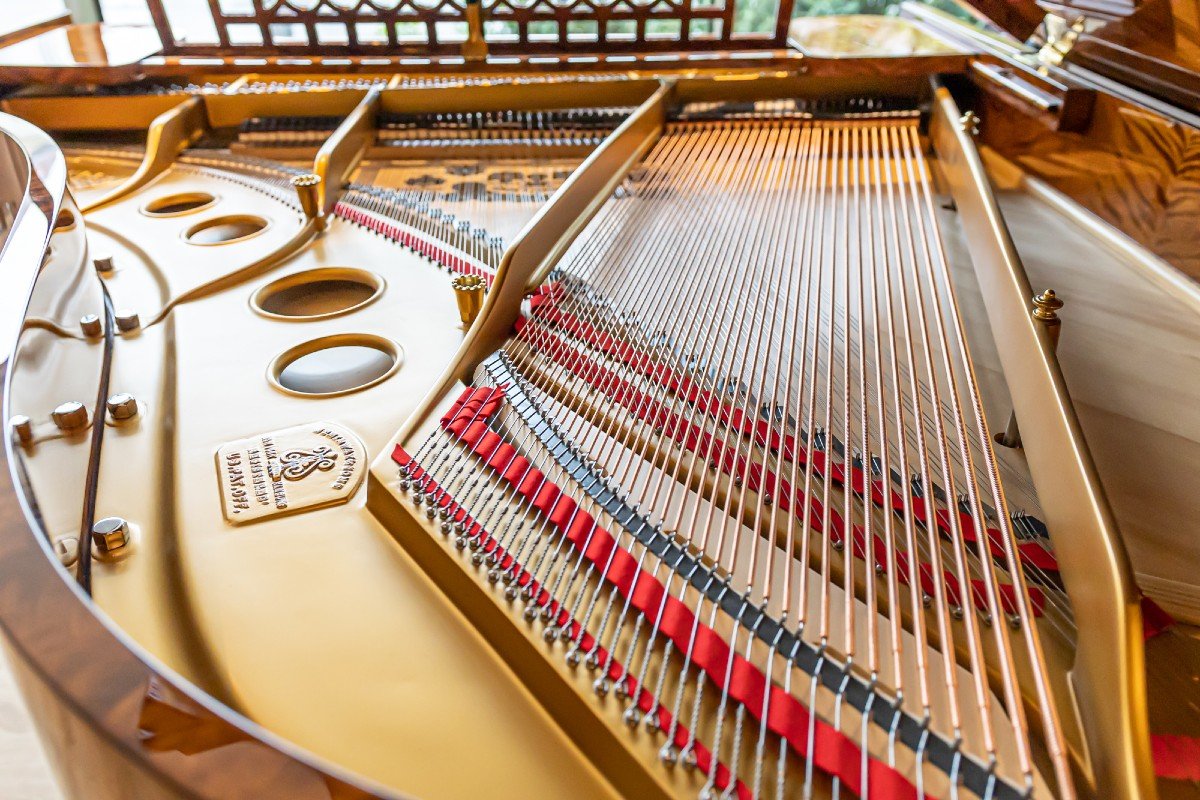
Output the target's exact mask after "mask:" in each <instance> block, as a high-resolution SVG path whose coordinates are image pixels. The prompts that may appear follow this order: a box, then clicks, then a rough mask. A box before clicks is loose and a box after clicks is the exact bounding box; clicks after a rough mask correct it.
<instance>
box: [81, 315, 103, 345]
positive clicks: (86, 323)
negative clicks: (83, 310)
mask: <svg viewBox="0 0 1200 800" xmlns="http://www.w3.org/2000/svg"><path fill="white" fill-rule="evenodd" d="M79 328H80V330H82V331H83V335H84V336H86V337H88V338H89V339H95V338H96V337H97V336H99V335H100V334H101V333H103V332H104V328H103V326H102V325H101V324H100V318H99V317H98V316H96V315H95V314H85V315H84V316H82V317H80V318H79Z"/></svg>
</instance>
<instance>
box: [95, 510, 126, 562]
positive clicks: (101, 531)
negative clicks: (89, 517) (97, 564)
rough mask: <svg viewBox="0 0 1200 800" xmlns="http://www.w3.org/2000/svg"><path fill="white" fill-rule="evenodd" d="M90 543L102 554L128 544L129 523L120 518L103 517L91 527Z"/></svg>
mask: <svg viewBox="0 0 1200 800" xmlns="http://www.w3.org/2000/svg"><path fill="white" fill-rule="evenodd" d="M92 543H93V544H95V545H96V547H97V549H99V550H100V551H101V552H104V553H111V552H113V551H114V550H120V549H121V548H122V547H124V546H125V545H127V544H129V523H128V522H126V521H125V520H123V519H121V518H120V517H105V518H104V519H102V520H99V521H97V522H96V524H94V525H92Z"/></svg>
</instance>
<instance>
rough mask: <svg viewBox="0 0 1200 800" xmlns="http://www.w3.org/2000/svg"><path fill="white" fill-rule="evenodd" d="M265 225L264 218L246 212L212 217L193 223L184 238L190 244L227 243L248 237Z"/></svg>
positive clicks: (261, 229)
mask: <svg viewBox="0 0 1200 800" xmlns="http://www.w3.org/2000/svg"><path fill="white" fill-rule="evenodd" d="M266 227H267V221H266V220H265V219H263V218H262V217H252V216H249V215H247V214H237V215H229V216H224V217H213V218H212V219H206V220H205V221H204V222H200V223H197V224H196V225H193V226H192V227H191V228H189V229H188V231H187V233H186V234H184V238H185V239H187V240H188V241H189V242H191V243H192V244H228V243H229V242H237V241H241V240H242V239H248V238H250V237H251V236H253V235H255V234H256V233H260V232H261V231H263V230H265V229H266Z"/></svg>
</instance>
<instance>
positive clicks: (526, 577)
mask: <svg viewBox="0 0 1200 800" xmlns="http://www.w3.org/2000/svg"><path fill="white" fill-rule="evenodd" d="M468 394H469V391H468V393H464V396H463V397H461V398H459V401H466V400H467V396H468ZM464 404H465V402H464ZM392 460H393V461H395V462H396V463H397V464H399V465H400V466H402V467H403V466H407V467H408V468H409V475H410V477H411V478H412V480H415V481H422V485H423V487H424V490H425V491H426V493H427V494H428V496H430V497H433V496H437V497H438V501H437V503H438V507H439V508H446V509H447V510H448V511H449V512H450V515H451V519H453V520H454V521H455V522H461V523H462V524H463V527H464V530H465V531H466V534H467V535H468V536H470V537H471V538H478V539H480V540H481V547H480V549H481V550H482V551H483V552H484V553H493V552H494V553H496V555H497V556H499V557H500V559H501V560H500V568H501V569H503V570H509V569H512V570H513V571H514V572H515V573H516V574H517V579H516V583H517V585H518V586H529V587H530V589H531V590H532V591H533V593H534V595H535V597H536V602H537V604H538V605H539V606H544V605H546V604H547V603H550V604H551V610H552V611H553V612H554V614H555V617H554V620H555V625H557V626H558V627H559V628H564V629H566V630H567V632H568V636H569V638H570V639H571V640H572V641H575V642H576V643H577V645H578V647H579V648H580V649H581V650H582V651H584V652H591V650H592V648H593V647H595V648H596V655H597V657H598V658H599V659H600V663H602V664H604V665H606V669H607V671H608V676H609V678H610V679H611V680H614V681H621V682H624V683H625V686H626V689H627V690H628V691H629V692H630V695H631V696H632V695H633V693H634V692H635V691H636V692H637V695H636V698H637V707H638V709H639V710H640V711H641V712H642V713H643V714H650V713H653V714H654V715H655V716H656V717H657V718H658V723H659V726H660V729H661V730H664V731H671V730H674V739H673V741H674V743H675V745H676V747H680V748H682V747H684V746H686V745H687V743H688V741H689V740H690V739H691V734H690V732H689V731H688V729H687V727H686V726H684V725H683V724H682V723H679V722H676V721H675V720H674V719H673V717H672V716H671V712H670V711H668V710H667V709H666V708H664V707H663V706H661V705H657V704H656V703H655V702H654V696H653V695H652V694H651V693H650V692H649V691H648V690H647V689H645V688H643V687H639V686H637V685H636V684H637V682H636V681H635V680H634V678H633V676H631V675H630V674H629V671H628V670H627V669H625V667H624V666H623V665H622V664H621V663H619V662H618V661H617V660H616V659H615V658H613V657H612V656H611V654H610V653H609V652H608V651H607V650H606V649H605V648H604V647H598V646H597V644H596V640H595V638H594V637H593V636H592V635H591V634H590V633H588V632H586V631H584V630H582V629H581V626H580V624H579V622H578V621H577V620H575V619H573V618H571V617H570V616H569V615H568V612H567V611H566V610H564V609H561V608H559V606H558V604H557V602H555V601H553V600H552V599H551V598H550V597H549V593H548V592H547V591H546V590H545V589H543V588H542V587H540V586H538V584H537V582H536V581H534V580H533V575H532V574H531V573H530V572H529V571H528V570H526V569H525V568H524V566H523V565H521V564H519V563H517V562H516V561H515V560H514V559H513V558H512V556H511V555H509V554H507V553H505V552H504V551H503V548H501V547H500V544H499V542H497V541H496V539H495V538H493V537H492V536H491V534H489V533H488V532H487V531H485V530H484V529H483V528H482V526H480V525H479V524H478V523H477V522H476V521H475V520H474V519H473V518H472V517H471V516H470V515H469V514H468V513H467V511H466V509H464V508H463V507H462V506H460V505H459V504H458V503H456V502H455V501H454V499H453V498H452V497H451V496H450V495H449V494H448V493H446V492H443V491H441V489H440V487H439V486H438V485H437V483H436V482H435V481H434V480H433V479H432V478H431V477H430V476H428V475H427V474H426V473H425V471H424V470H423V469H421V467H420V465H419V464H417V463H416V462H415V461H413V459H412V457H411V456H410V455H409V454H408V453H407V452H406V451H405V450H404V448H402V447H401V446H400V445H397V446H396V449H395V450H394V451H393V452H392ZM672 723H674V725H672ZM692 750H693V752H694V753H695V756H696V768H697V769H699V770H700V771H701V772H703V773H704V774H708V773H709V772H710V771H711V769H712V763H713V761H712V759H713V754H712V751H710V750H709V749H708V748H707V747H706V746H705V745H704V744H703V743H702V742H700V741H699V740H696V741H694V742H692ZM732 777H733V776H732V773H731V772H730V770H729V768H728V767H727V766H726V765H725V764H723V763H720V762H718V763H717V769H716V776H715V778H714V781H713V782H714V784H715V785H716V787H717V788H718V789H721V790H724V789H726V788H728V787H729V784H730V781H731V779H732ZM735 791H736V793H737V796H738V797H739V798H740V800H749V799H750V797H751V792H750V789H749V787H747V786H746V785H745V783H743V782H742V781H741V780H738V781H737V783H736V784H735Z"/></svg>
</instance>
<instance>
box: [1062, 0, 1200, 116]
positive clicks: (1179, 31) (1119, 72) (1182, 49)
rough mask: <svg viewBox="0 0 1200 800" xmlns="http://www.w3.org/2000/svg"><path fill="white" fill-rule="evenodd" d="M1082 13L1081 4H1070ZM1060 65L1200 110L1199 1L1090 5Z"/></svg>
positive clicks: (1153, 0)
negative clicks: (1081, 29)
mask: <svg viewBox="0 0 1200 800" xmlns="http://www.w3.org/2000/svg"><path fill="white" fill-rule="evenodd" d="M1071 5H1072V6H1073V7H1075V9H1076V10H1077V11H1079V12H1084V3H1083V2H1081V0H1077V1H1076V2H1074V3H1072V4H1071ZM1090 6H1092V7H1102V8H1103V9H1104V10H1105V11H1104V13H1101V11H1100V10H1099V9H1095V10H1092V11H1088V12H1084V16H1085V17H1086V18H1087V19H1086V22H1085V24H1084V26H1083V31H1082V32H1081V33H1080V34H1079V38H1078V39H1077V40H1076V42H1075V46H1074V47H1073V48H1072V49H1071V50H1070V51H1069V52H1068V53H1067V54H1066V57H1065V61H1066V62H1068V63H1071V64H1078V65H1079V66H1081V67H1086V68H1088V69H1091V70H1094V71H1095V72H1098V73H1100V74H1102V75H1104V76H1106V77H1109V78H1112V79H1113V80H1116V81H1120V82H1121V83H1123V84H1126V85H1128V86H1132V87H1134V88H1137V89H1140V90H1141V91H1143V92H1146V93H1147V94H1150V95H1153V96H1155V97H1157V98H1159V99H1161V100H1165V101H1167V102H1168V103H1172V104H1174V105H1177V106H1180V107H1182V108H1186V109H1188V110H1191V111H1200V1H1198V0H1141V2H1136V3H1135V2H1105V3H1092V4H1090ZM1122 9H1124V11H1123V12H1122Z"/></svg>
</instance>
